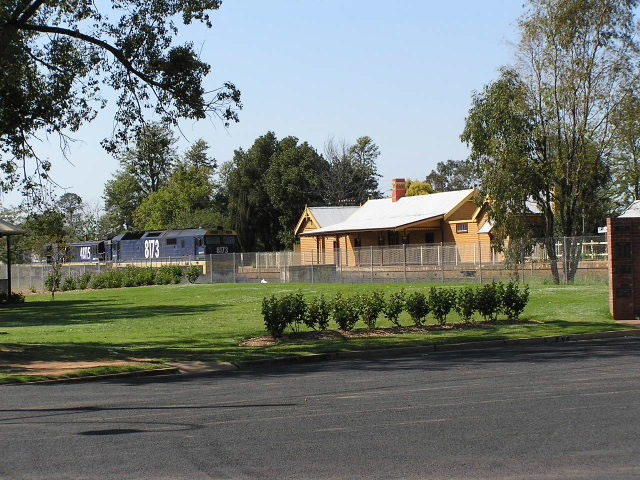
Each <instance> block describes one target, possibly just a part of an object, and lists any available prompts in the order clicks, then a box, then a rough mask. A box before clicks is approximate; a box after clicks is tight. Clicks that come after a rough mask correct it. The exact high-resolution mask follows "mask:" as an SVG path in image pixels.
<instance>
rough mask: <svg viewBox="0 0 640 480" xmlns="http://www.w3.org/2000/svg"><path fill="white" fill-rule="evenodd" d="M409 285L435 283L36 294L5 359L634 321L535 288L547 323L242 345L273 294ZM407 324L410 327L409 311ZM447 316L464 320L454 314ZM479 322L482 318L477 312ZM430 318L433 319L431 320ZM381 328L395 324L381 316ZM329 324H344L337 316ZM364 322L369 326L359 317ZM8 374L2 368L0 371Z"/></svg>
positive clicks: (564, 328) (333, 346)
mask: <svg viewBox="0 0 640 480" xmlns="http://www.w3.org/2000/svg"><path fill="white" fill-rule="evenodd" d="M402 287H404V288H405V290H406V291H407V292H410V291H412V290H416V289H424V290H425V291H426V290H428V289H429V288H430V285H398V284H384V285H336V284H314V285H308V284H304V285H301V284H250V285H240V284H215V285H190V284H183V285H167V286H153V287H137V288H122V289H114V290H99V291H82V292H65V293H57V294H56V297H55V299H54V300H52V299H51V296H50V295H31V296H28V297H27V300H26V302H25V303H24V304H22V305H17V306H10V307H3V308H0V332H2V333H3V334H1V335H0V362H1V363H7V362H15V363H20V362H26V361H31V360H59V361H71V360H104V359H118V358H149V359H153V360H156V361H176V360H215V361H227V362H229V361H231V362H233V361H238V360H247V359H254V358H268V357H279V356H286V355H299V354H306V353H322V352H332V351H346V350H362V349H372V348H383V347H401V346H416V345H423V344H431V343H447V342H464V341H478V340H491V339H504V338H521V337H533V336H547V335H568V334H572V333H585V332H594V331H605V330H615V329H622V328H628V327H625V326H622V325H618V324H616V323H615V322H614V321H613V319H612V318H611V315H610V314H609V311H608V309H609V306H608V288H607V286H606V285H594V286H570V285H569V286H532V287H531V297H530V302H529V305H528V306H527V308H526V309H525V311H524V314H523V316H522V317H523V318H526V319H531V320H537V321H540V322H543V323H542V324H536V323H523V324H506V323H505V324H504V325H499V326H495V327H488V328H482V329H475V330H468V329H467V330H450V331H439V332H431V333H412V334H405V335H399V336H388V337H376V338H371V337H369V338H353V339H342V340H329V341H328V340H316V341H313V340H309V341H305V343H283V344H279V345H271V346H266V347H240V346H238V343H239V342H240V341H241V340H243V339H246V338H250V337H256V336H260V335H264V334H266V331H265V328H264V324H263V319H262V315H261V302H262V298H263V297H265V296H270V295H272V294H274V295H276V296H278V295H281V294H285V293H290V292H302V293H304V294H305V295H306V296H307V297H309V296H313V295H317V294H320V293H324V294H325V296H327V297H333V296H334V295H335V294H336V292H342V294H343V295H345V296H348V295H352V294H355V293H359V292H364V291H371V290H375V289H378V290H382V291H384V292H385V294H386V295H387V296H388V294H389V293H390V292H393V291H397V290H399V289H400V288H402ZM402 315H403V316H402V317H401V321H402V323H403V325H410V324H411V320H410V319H409V317H408V315H407V314H406V313H403V314H402ZM447 320H448V322H449V323H452V322H457V321H459V318H458V317H457V315H456V314H455V313H452V314H451V315H450V316H449V317H448V319H447ZM474 320H476V321H478V322H479V321H481V317H479V316H476V317H475V318H474ZM431 321H432V320H431ZM379 326H390V324H389V323H388V322H387V320H386V319H384V318H381V319H380V322H379ZM330 328H336V325H335V324H333V323H332V325H331V326H330ZM356 328H364V324H358V325H357V326H356ZM1 373H2V372H1V371H0V374H1Z"/></svg>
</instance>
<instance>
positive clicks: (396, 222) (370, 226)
mask: <svg viewBox="0 0 640 480" xmlns="http://www.w3.org/2000/svg"><path fill="white" fill-rule="evenodd" d="M474 194H475V190H473V189H470V190H458V191H455V192H442V193H432V194H431V195H418V196H415V197H402V198H401V199H399V200H398V201H397V202H393V201H392V199H391V198H383V199H380V200H369V201H368V202H367V203H365V204H364V205H363V206H362V207H361V208H359V209H358V210H357V211H356V212H354V213H353V215H351V216H350V217H349V218H348V219H346V220H344V221H342V222H340V223H336V224H334V225H331V226H328V227H323V228H320V229H318V230H314V231H312V232H307V233H303V234H301V235H318V234H333V233H345V232H358V231H365V230H394V229H397V228H401V227H408V226H411V225H412V224H416V223H420V222H424V221H426V220H431V219H436V218H444V219H446V218H447V217H448V216H450V215H451V214H452V213H453V212H455V211H456V210H457V209H458V208H459V207H460V206H461V205H462V204H463V203H464V202H466V201H467V200H469V199H471V198H473V196H474Z"/></svg>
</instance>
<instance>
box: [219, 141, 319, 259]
mask: <svg viewBox="0 0 640 480" xmlns="http://www.w3.org/2000/svg"><path fill="white" fill-rule="evenodd" d="M325 169H326V162H325V160H324V159H323V158H322V156H320V155H319V154H318V153H317V152H316V151H315V149H314V148H313V147H311V146H310V145H309V144H308V143H307V142H303V143H299V141H298V139H297V138H295V137H285V138H283V139H282V140H278V139H277V138H276V136H275V134H274V133H273V132H268V133H267V134H266V135H263V136H262V137H260V138H258V139H256V141H255V142H254V144H253V146H252V147H251V148H250V149H249V150H247V151H244V150H242V149H239V150H236V151H235V154H234V159H233V162H230V163H226V164H225V165H223V168H222V174H223V175H222V176H223V190H224V191H225V192H226V193H227V195H228V201H229V204H228V216H229V218H230V219H231V224H232V226H233V228H234V229H235V230H236V231H237V232H238V237H239V239H240V243H241V245H242V247H243V248H244V249H245V250H257V251H262V250H264V251H274V250H280V249H283V248H286V247H291V246H292V245H293V242H294V240H295V238H294V237H293V229H294V228H295V225H296V222H297V221H298V219H299V218H300V214H301V213H302V211H303V210H304V207H305V205H318V204H321V203H322V194H321V186H322V185H321V183H322V182H321V177H320V176H321V173H322V172H324V171H325Z"/></svg>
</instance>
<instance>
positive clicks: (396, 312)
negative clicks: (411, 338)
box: [382, 288, 405, 327]
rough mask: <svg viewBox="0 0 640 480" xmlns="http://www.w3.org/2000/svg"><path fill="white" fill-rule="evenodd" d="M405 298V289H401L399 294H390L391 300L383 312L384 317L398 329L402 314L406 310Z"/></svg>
mask: <svg viewBox="0 0 640 480" xmlns="http://www.w3.org/2000/svg"><path fill="white" fill-rule="evenodd" d="M404 297H405V295H404V288H402V289H400V291H399V292H394V293H392V294H390V295H389V299H388V300H387V302H386V304H385V306H384V309H383V310H382V311H383V313H384V316H385V317H387V319H388V320H389V321H390V322H391V323H393V324H394V325H395V326H396V327H399V326H400V314H401V313H402V311H403V310H404V302H405V298H404Z"/></svg>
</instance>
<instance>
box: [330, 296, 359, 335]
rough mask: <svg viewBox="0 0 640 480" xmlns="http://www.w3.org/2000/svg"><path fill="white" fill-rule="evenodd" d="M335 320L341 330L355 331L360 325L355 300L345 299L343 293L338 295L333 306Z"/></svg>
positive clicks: (332, 311)
mask: <svg viewBox="0 0 640 480" xmlns="http://www.w3.org/2000/svg"><path fill="white" fill-rule="evenodd" d="M331 313H332V314H333V320H334V321H335V322H336V323H337V324H338V327H339V328H340V330H345V331H348V330H353V328H354V327H355V326H356V323H358V316H359V313H360V312H359V311H358V304H357V302H356V301H355V300H354V299H353V298H345V297H343V296H342V294H341V293H337V294H336V296H335V298H334V299H333V302H332V304H331Z"/></svg>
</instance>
